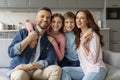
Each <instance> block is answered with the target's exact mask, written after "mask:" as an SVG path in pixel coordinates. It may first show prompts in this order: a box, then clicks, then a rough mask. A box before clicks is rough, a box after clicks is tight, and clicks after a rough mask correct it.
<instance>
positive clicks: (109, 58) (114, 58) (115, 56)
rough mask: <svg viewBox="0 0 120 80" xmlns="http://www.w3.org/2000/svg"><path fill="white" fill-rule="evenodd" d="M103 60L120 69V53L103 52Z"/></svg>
mask: <svg viewBox="0 0 120 80" xmlns="http://www.w3.org/2000/svg"><path fill="white" fill-rule="evenodd" d="M103 60H104V62H105V63H107V64H110V65H112V66H114V67H116V68H120V53H118V52H112V51H109V50H103Z"/></svg>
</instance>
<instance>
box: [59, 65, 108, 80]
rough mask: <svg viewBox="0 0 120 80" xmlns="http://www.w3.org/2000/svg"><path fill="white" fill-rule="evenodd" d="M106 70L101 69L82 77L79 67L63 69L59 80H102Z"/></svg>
mask: <svg viewBox="0 0 120 80" xmlns="http://www.w3.org/2000/svg"><path fill="white" fill-rule="evenodd" d="M105 76H106V70H105V69H104V68H103V67H101V68H100V71H99V72H90V73H88V74H86V75H84V72H83V70H82V69H81V67H63V68H62V77H61V80H104V79H105Z"/></svg>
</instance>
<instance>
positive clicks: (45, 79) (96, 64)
mask: <svg viewBox="0 0 120 80" xmlns="http://www.w3.org/2000/svg"><path fill="white" fill-rule="evenodd" d="M51 15H52V12H51V10H50V9H49V8H47V7H44V8H41V9H40V10H39V11H38V13H37V16H36V25H35V26H33V25H30V23H29V25H26V28H24V29H21V30H19V31H18V33H17V34H16V35H15V37H14V39H13V40H12V42H11V44H10V45H9V47H8V54H9V56H10V57H11V58H12V60H11V62H10V67H9V71H7V76H8V77H9V78H10V79H11V80H30V79H34V80H104V79H105V77H106V74H107V70H108V69H107V67H106V66H105V64H104V62H103V55H102V53H103V52H102V46H103V42H102V41H103V39H102V36H101V34H100V29H99V27H98V26H97V24H96V23H95V21H94V19H93V16H92V14H91V13H90V12H89V11H88V10H78V11H77V13H76V15H75V16H74V15H73V14H72V13H71V12H67V14H66V17H68V18H66V17H65V16H64V17H63V16H62V15H61V14H59V13H55V14H53V15H52V16H51ZM63 24H64V25H63ZM49 25H50V26H49ZM63 26H65V28H64V31H65V36H64V35H63ZM71 42H72V43H73V44H70V43H71ZM71 45H72V48H71ZM65 49H66V51H65ZM69 50H70V51H74V52H73V54H72V52H70V51H69ZM68 52H70V53H71V54H69V53H68ZM64 53H65V54H64ZM74 53H75V54H74ZM55 64H56V65H55ZM57 64H58V65H57ZM66 64H68V66H67V65H66ZM79 64H80V65H79ZM61 67H62V68H61ZM111 80H112V79H111Z"/></svg>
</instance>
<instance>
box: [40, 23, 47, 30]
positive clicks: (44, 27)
mask: <svg viewBox="0 0 120 80" xmlns="http://www.w3.org/2000/svg"><path fill="white" fill-rule="evenodd" d="M38 26H40V28H41V29H47V27H48V25H42V26H41V23H38Z"/></svg>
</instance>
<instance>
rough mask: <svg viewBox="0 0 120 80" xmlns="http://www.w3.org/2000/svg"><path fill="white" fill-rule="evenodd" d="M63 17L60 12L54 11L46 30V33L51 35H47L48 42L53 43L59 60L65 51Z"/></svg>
mask: <svg viewBox="0 0 120 80" xmlns="http://www.w3.org/2000/svg"><path fill="white" fill-rule="evenodd" d="M63 26H64V18H63V16H62V15H61V14H59V13H55V14H53V16H52V18H51V25H50V27H49V29H48V30H47V33H48V34H49V35H50V36H52V37H53V38H54V39H53V38H52V37H50V36H49V37H48V39H49V40H50V42H51V43H52V44H53V46H54V48H55V51H56V54H57V57H58V59H59V62H60V61H61V60H62V59H63V57H64V52H65V36H64V34H63Z"/></svg>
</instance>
